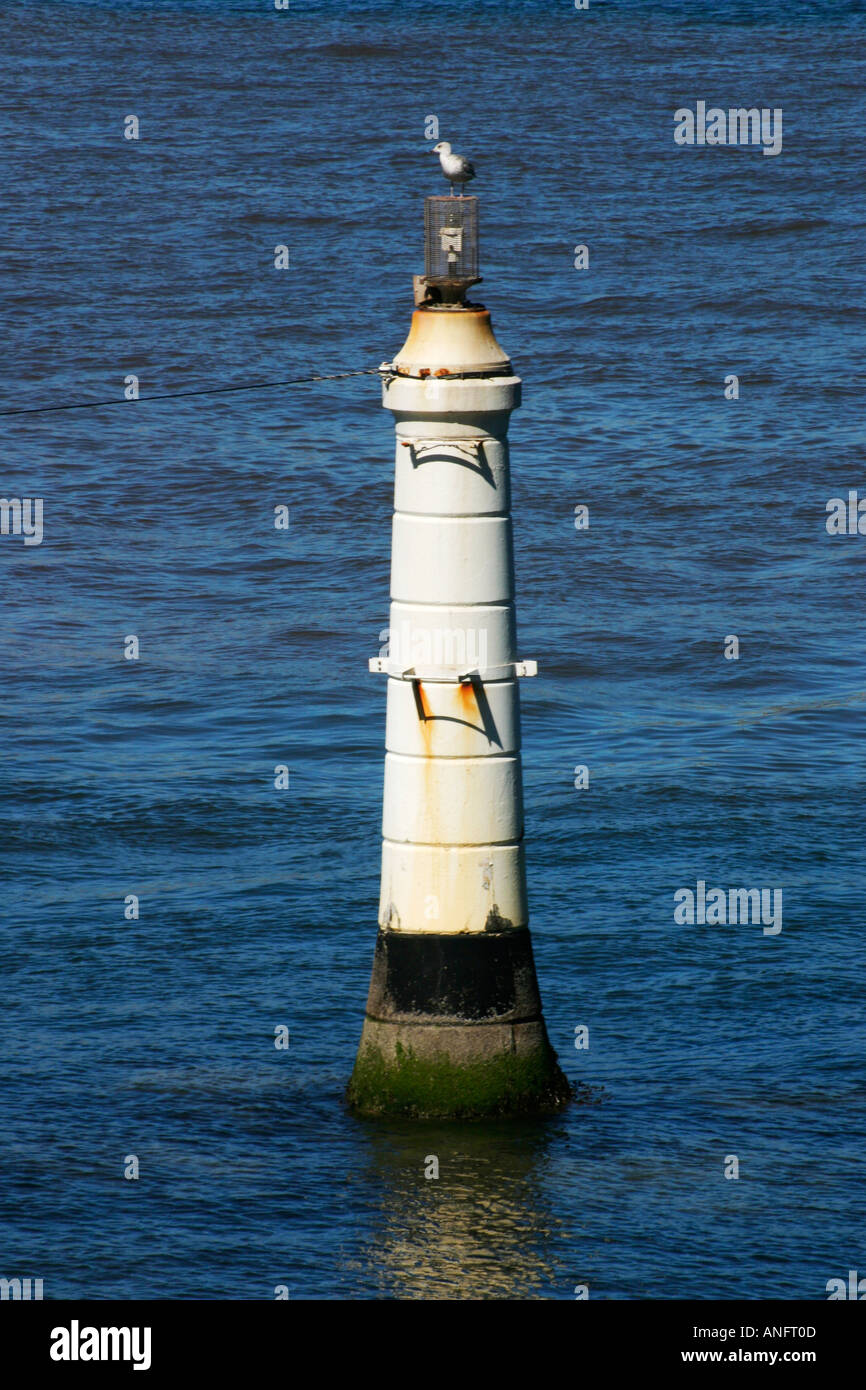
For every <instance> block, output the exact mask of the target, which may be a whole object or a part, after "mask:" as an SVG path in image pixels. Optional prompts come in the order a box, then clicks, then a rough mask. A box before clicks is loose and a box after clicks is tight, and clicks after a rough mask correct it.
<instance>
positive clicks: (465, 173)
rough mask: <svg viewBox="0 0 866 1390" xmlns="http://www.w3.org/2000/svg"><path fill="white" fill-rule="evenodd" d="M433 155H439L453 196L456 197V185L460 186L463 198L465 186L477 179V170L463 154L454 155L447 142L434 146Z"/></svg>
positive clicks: (440, 142) (441, 141)
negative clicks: (471, 180)
mask: <svg viewBox="0 0 866 1390" xmlns="http://www.w3.org/2000/svg"><path fill="white" fill-rule="evenodd" d="M432 153H433V154H438V156H439V163H440V164H441V165H442V173H443V174H444V175H445V177H446V179H447V180H448V182H449V183H450V185H451V196H452V197H453V196H454V185H455V183H456V184H458V185H459V186H460V196H461V197H462V196H463V188H464V185H465V184H467V183H468V182H469V180H470V179H474V178H475V170H474V169H473V167H472V165H471V163H470V162H469V160H468V159H464V157H463V155H462V154H452V153H451V146H450V145H449V144H448V141H447V140H440V141H439V144H438V145H434V146H433V150H432Z"/></svg>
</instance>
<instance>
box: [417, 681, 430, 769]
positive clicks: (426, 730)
mask: <svg viewBox="0 0 866 1390" xmlns="http://www.w3.org/2000/svg"><path fill="white" fill-rule="evenodd" d="M417 689H418V699H419V700H420V702H421V708H422V710H423V711H424V718H423V719H422V720H420V721H419V722H420V725H421V738H422V741H423V743H424V756H425V758H431V757H432V756H433V714H432V712H431V709H430V703H429V701H428V699H427V692H426V691H425V689H424V686H423V685H422V684H421V682H420V681H419V682H418V686H417Z"/></svg>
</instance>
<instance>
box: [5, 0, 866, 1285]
mask: <svg viewBox="0 0 866 1390" xmlns="http://www.w3.org/2000/svg"><path fill="white" fill-rule="evenodd" d="M0 26H2V52H3V59H2V62H3V69H4V72H3V82H2V84H0V141H2V148H3V152H4V164H5V174H4V185H5V193H6V196H5V198H4V210H3V229H2V237H0V263H2V270H3V285H4V293H3V304H4V331H3V340H4V354H3V356H4V370H3V373H2V381H0V410H7V411H8V410H12V409H15V408H18V407H21V406H33V407H35V406H40V407H42V406H47V405H60V404H64V403H69V402H75V401H80V400H88V399H89V400H102V399H104V398H114V397H119V396H121V395H122V392H123V382H124V378H125V377H126V376H127V375H128V374H130V373H133V374H135V375H137V376H138V377H139V378H140V381H141V392H142V397H143V399H142V400H140V401H139V402H131V403H121V404H118V405H117V406H112V407H106V408H101V409H97V410H80V411H71V412H56V413H44V414H30V415H21V416H7V417H4V418H2V419H0V426H2V437H3V454H2V470H0V491H2V494H3V496H4V497H7V498H9V497H16V496H17V497H42V498H44V528H45V534H44V540H43V543H42V544H41V545H38V546H29V547H25V546H24V544H23V541H22V538H21V537H16V536H11V535H9V536H0V567H2V615H3V621H2V625H0V651H2V671H3V682H2V688H3V698H2V725H0V728H2V736H3V772H2V779H0V823H2V841H0V866H2V880H3V881H2V898H0V903H2V921H0V965H2V980H3V1003H4V1008H3V1010H2V1022H0V1038H2V1058H3V1062H2V1069H3V1071H2V1077H3V1079H2V1087H0V1096H2V1109H0V1265H2V1267H0V1275H2V1276H4V1277H13V1276H26V1275H31V1276H33V1277H42V1278H44V1281H45V1295H46V1297H52V1298H60V1297H86V1298H93V1299H101V1298H178V1299H180V1298H183V1299H189V1298H218V1297H228V1298H237V1299H267V1298H272V1297H273V1295H274V1288H275V1286H276V1285H278V1284H285V1285H287V1286H288V1288H289V1290H290V1293H291V1297H292V1298H311V1297H316V1298H329V1299H344V1298H379V1297H399V1298H437V1299H438V1298H449V1299H453V1298H553V1299H568V1298H572V1297H573V1296H574V1289H575V1286H576V1285H579V1284H587V1285H588V1286H589V1294H590V1298H591V1299H592V1298H617V1299H626V1298H628V1299H633V1298H646V1297H652V1298H677V1299H680V1298H716V1297H718V1298H734V1297H740V1298H751V1299H759V1298H766V1297H781V1298H789V1299H796V1298H816V1297H818V1298H820V1297H824V1296H825V1286H826V1282H827V1280H828V1279H830V1278H834V1277H837V1276H843V1277H844V1276H845V1275H846V1274H847V1271H848V1270H849V1268H859V1269H860V1270H861V1271H866V1247H864V1243H863V1236H862V1223H861V1222H860V1220H859V1218H860V1213H861V1211H862V1203H863V1166H864V1158H863V1155H864V1140H866V1077H864V1027H863V1017H862V995H863V985H862V976H863V966H862V957H863V945H862V930H863V913H862V899H863V887H864V880H866V873H864V858H863V854H862V824H863V818H864V778H863V739H864V704H866V680H864V634H863V570H864V554H866V537H863V536H860V535H855V536H831V535H829V534H828V532H827V529H826V526H825V520H826V504H827V501H828V499H829V498H831V497H835V496H847V493H848V490H849V488H858V487H859V488H860V489H861V492H862V493H864V494H866V476H864V446H863V427H862V399H863V389H864V380H863V378H864V366H863V345H864V303H866V300H864V262H863V237H864V229H863V212H862V188H863V152H862V139H861V133H862V130H863V128H864V124H866V101H864V91H866V80H864V79H866V72H864V68H866V49H864V43H863V38H864V30H866V16H864V5H863V4H862V3H859V0H858V3H847V2H846V0H838V2H837V3H830V2H829V0H815V3H798V0H794V2H793V3H786V4H783V3H777V4H759V3H752V0H748V2H747V0H719V3H717V4H713V5H710V4H704V3H686V0H661V3H652V0H624V2H623V3H612V0H608V2H607V3H606V2H605V0H591V3H590V7H589V9H588V10H587V11H585V12H578V11H575V9H574V7H573V5H571V4H569V3H566V2H565V0H513V2H512V3H508V4H503V3H493V2H492V0H480V2H479V0H475V3H473V4H471V5H466V4H456V3H453V2H452V0H444V3H438V4H437V5H435V6H431V5H429V4H426V3H419V2H418V0H410V2H409V3H406V0H401V3H396V0H379V2H378V3H374V2H373V0H370V2H369V3H358V4H352V5H350V6H347V5H344V4H340V3H337V0H291V6H290V9H289V10H288V11H285V12H278V11H276V10H275V9H274V7H273V5H272V4H269V3H265V0H245V3H240V2H239V3H218V2H217V0H212V2H211V3H187V4H158V3H151V2H150V0H140V2H139V3H136V4H134V5H130V4H121V3H115V4H111V3H77V4H66V3H64V4H59V3H47V4H42V5H39V6H33V5H30V4H17V3H12V4H3V5H2V7H0ZM698 100H705V101H706V102H707V104H708V105H713V104H718V105H721V106H723V107H728V106H741V105H744V106H751V105H758V106H766V107H773V108H776V107H779V108H782V110H783V112H784V138H783V150H782V153H781V154H780V155H778V156H776V157H772V158H767V157H763V156H762V155H761V153H760V151H759V150H751V149H738V148H687V147H686V148H680V147H677V146H676V145H675V144H674V140H673V112H674V111H675V110H676V109H677V108H679V107H681V106H692V107H693V106H694V105H695V103H696V102H697V101H698ZM130 113H134V114H137V115H138V117H139V120H140V138H139V139H138V140H137V141H131V140H125V139H124V138H123V124H124V120H125V118H126V116H127V115H128V114H130ZM431 114H434V115H437V116H438V119H439V122H440V128H441V136H442V138H446V139H449V140H451V141H452V143H453V144H454V146H455V148H457V149H458V150H461V151H464V150H465V151H466V152H467V153H468V154H470V155H471V156H472V158H473V159H474V161H475V164H476V168H477V170H478V178H477V180H476V184H475V185H474V188H473V191H475V192H477V193H478V195H479V197H480V198H481V199H482V203H481V215H482V270H483V274H484V284H483V286H482V287H480V291H483V293H481V292H480V291H478V292H476V294H477V297H479V298H483V300H484V302H485V303H486V304H487V305H488V307H489V308H490V309H491V311H492V314H493V319H494V324H495V328H496V331H497V335H498V337H499V339H500V341H501V342H502V343H503V345H504V346H505V347H506V348H507V350H508V351H509V352H510V353H511V355H512V357H513V360H514V362H515V364H516V367H517V370H518V371H519V372H520V374H521V376H522V377H523V379H524V383H525V384H524V405H523V407H522V409H521V410H520V411H519V412H518V413H517V414H516V416H515V417H514V420H513V422H512V464H513V485H514V519H515V533H516V570H517V593H518V618H519V624H520V633H521V650H522V653H523V654H524V655H526V656H529V657H536V658H537V659H538V660H539V663H540V675H539V677H538V679H537V680H535V681H527V682H524V683H523V687H522V695H523V726H524V769H525V771H524V776H525V797H526V833H527V858H528V873H529V887H530V900H531V907H532V927H533V939H534V945H535V953H536V960H537V965H538V972H539V978H540V983H541V989H542V996H543V999H544V1003H545V1011H546V1017H547V1022H548V1027H549V1030H550V1034H551V1038H552V1040H553V1042H554V1045H555V1046H556V1048H557V1050H558V1052H559V1055H560V1059H561V1061H562V1064H563V1066H564V1068H565V1070H566V1071H567V1073H568V1075H569V1076H570V1077H571V1078H572V1079H573V1080H575V1081H581V1082H584V1083H586V1084H587V1085H589V1086H590V1087H591V1088H592V1091H591V1094H592V1102H591V1103H588V1104H583V1105H579V1106H573V1107H572V1108H570V1109H569V1110H568V1111H567V1112H566V1113H565V1114H563V1115H562V1116H561V1117H559V1118H557V1119H555V1120H553V1121H551V1122H548V1123H545V1124H524V1123H520V1124H505V1123H502V1124H497V1125H432V1124H423V1125H421V1124H410V1123H401V1124H395V1123H371V1122H367V1121H360V1120H358V1119H357V1118H355V1117H353V1116H352V1115H351V1114H350V1113H348V1112H347V1111H346V1109H345V1108H344V1105H343V1101H342V1093H343V1089H344V1087H345V1083H346V1080H347V1078H348V1074H349V1072H350V1070H351V1066H352V1062H353V1059H354V1054H355V1049H356V1046H357V1042H358V1038H359V1033H360V1026H361V1021H362V1016H363V1008H364V1002H365V998H366V990H367V984H368V980H369V972H370V965H371V961H372V951H373V944H374V940H375V930H376V907H377V892H378V871H379V849H380V841H379V831H380V814H381V774H382V760H383V749H382V745H383V735H384V687H383V685H382V684H381V682H380V680H378V679H377V678H375V677H372V676H369V675H368V674H367V671H366V662H367V658H368V656H370V655H373V654H375V652H376V651H377V650H378V648H379V645H380V642H379V633H380V631H381V629H382V628H383V627H384V626H385V625H386V623H387V606H388V571H389V539H390V534H389V533H390V510H391V501H392V498H391V491H392V470H393V440H392V421H391V419H390V417H389V416H387V415H386V414H385V412H384V411H383V410H382V409H381V406H380V402H379V388H378V383H377V381H376V378H375V377H371V376H359V377H357V378H353V379H350V380H346V381H340V382H334V383H319V384H311V385H304V386H294V387H282V388H277V389H271V390H263V391H255V392H251V393H249V394H243V393H239V394H231V395H226V396H217V395H214V396H206V397H196V398H191V399H188V400H178V401H148V400H147V399H146V397H147V396H148V395H153V394H156V393H162V392H179V391H184V390H194V389H196V388H202V389H203V388H207V387H212V386H216V385H222V384H226V385H231V384H239V383H244V382H261V381H273V380H283V379H288V378H293V377H298V376H307V375H311V374H313V373H318V372H322V373H324V372H330V371H338V370H350V369H361V368H365V367H375V366H377V365H378V363H379V362H380V361H382V360H383V359H385V358H389V357H390V356H391V355H393V353H394V352H395V351H396V349H397V348H398V347H399V346H400V344H401V342H402V341H403V339H404V337H405V333H406V329H407V325H408V320H409V315H410V312H411V307H412V301H411V275H412V273H413V272H417V271H420V270H422V269H423V255H422V253H423V246H422V200H423V197H424V196H425V194H427V193H429V192H439V191H444V185H442V187H441V188H440V180H439V176H438V173H437V169H436V166H435V164H434V161H433V160H432V158H431V157H430V155H429V153H428V149H429V142H428V141H426V140H425V138H424V134H425V120H426V118H427V117H428V115H431ZM580 243H586V244H587V245H588V246H589V248H590V267H589V269H588V270H586V271H577V270H575V268H574V264H573V262H574V248H575V246H576V245H578V244H580ZM278 244H286V245H287V246H288V247H289V251H290V266H289V269H288V270H287V271H277V270H275V268H274V263H273V262H274V248H275V246H276V245H278ZM732 373H734V374H736V375H737V376H738V377H739V379H740V397H739V400H736V401H728V400H726V399H725V396H724V383H725V377H726V376H728V375H729V374H732ZM281 503H283V504H286V505H288V506H289V508H290V515H291V525H290V529H289V531H288V532H287V533H284V532H280V531H277V530H275V528H274V525H273V517H274V507H275V506H277V505H279V504H281ZM579 503H584V504H586V505H587V506H588V507H589V509H590V526H589V529H588V530H586V531H582V532H577V531H576V530H575V528H574V524H573V513H574V507H575V505H577V504H579ZM128 634H136V635H137V636H138V637H139V640H140V659H139V660H138V661H127V660H124V658H123V643H124V639H125V637H126V636H127V635H128ZM729 634H736V635H737V636H738V637H739V640H740V658H739V660H737V661H731V660H726V659H725V658H724V655H723V648H724V642H725V638H726V637H727V636H728V635H729ZM280 763H285V764H287V765H288V766H289V768H290V788H289V790H288V791H287V792H277V791H276V790H275V789H274V782H273V775H274V768H275V766H276V765H277V764H280ZM577 764H585V765H587V766H588V767H589V770H590V786H589V789H587V790H580V791H578V790H576V789H575V787H574V785H573V783H574V768H575V766H576V765H577ZM698 879H704V880H705V881H706V882H707V884H708V886H710V887H713V886H722V887H733V886H754V887H762V886H764V887H780V888H782V890H783V901H784V918H783V928H782V931H781V932H780V933H778V934H777V935H764V934H763V932H762V930H761V928H760V926H755V925H735V926H732V925H727V926H706V925H697V924H696V925H694V926H682V925H678V924H676V923H675V921H674V916H673V909H674V893H675V892H676V891H677V890H678V889H680V888H684V887H689V886H691V887H694V886H695V884H696V881H697V880H698ZM128 894H136V895H138V897H139V899H140V917H139V918H138V920H132V921H129V920H126V919H125V916H124V900H125V898H126V896H127V895H128ZM280 1024H284V1025H286V1026H287V1027H288V1028H289V1030H290V1038H291V1044H290V1048H289V1049H288V1051H285V1052H284V1051H277V1050H276V1048H275V1046H274V1030H275V1028H276V1027H277V1026H278V1025H280ZM579 1025H586V1026H588V1028H589V1030H590V1047H589V1050H587V1051H577V1050H576V1049H575V1047H574V1045H573V1039H574V1034H575V1028H576V1027H577V1026H579ZM132 1154H134V1155H136V1156H137V1158H138V1160H139V1164H140V1176H139V1178H138V1180H137V1181H128V1180H126V1179H125V1178H124V1167H125V1162H126V1158H127V1156H128V1155H132ZM431 1154H435V1155H437V1156H438V1158H439V1163H440V1177H439V1180H438V1181H430V1180H425V1177H424V1167H425V1159H426V1157H427V1156H428V1155H431ZM729 1155H736V1156H737V1158H738V1160H739V1178H738V1179H737V1180H731V1179H726V1178H725V1175H724V1174H725V1168H726V1162H727V1159H728V1156H729Z"/></svg>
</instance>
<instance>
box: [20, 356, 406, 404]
mask: <svg viewBox="0 0 866 1390" xmlns="http://www.w3.org/2000/svg"><path fill="white" fill-rule="evenodd" d="M378 373H379V368H378V367H364V368H362V369H361V370H360V371H355V372H330V373H320V374H319V375H317V376H296V377H290V378H288V380H286V381H252V382H248V383H246V384H245V385H242V386H205V387H202V388H201V389H200V390H196V391H162V392H157V393H156V394H155V395H152V396H148V395H144V396H133V397H126V396H112V398H111V399H110V400H105V401H73V402H72V403H71V404H69V405H22V406H16V407H14V408H13V409H12V410H0V415H44V414H46V413H47V412H48V411H52V410H95V409H96V408H97V407H98V406H104V405H130V404H131V402H132V401H135V402H137V403H138V404H139V405H140V404H142V402H144V401H178V400H189V398H190V396H227V395H229V394H230V392H232V391H267V390H270V389H271V388H272V387H275V386H305V385H306V384H307V383H308V382H311V381H343V380H344V379H345V378H346V377H350V376H377V375H378Z"/></svg>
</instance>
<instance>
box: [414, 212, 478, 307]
mask: <svg viewBox="0 0 866 1390" xmlns="http://www.w3.org/2000/svg"><path fill="white" fill-rule="evenodd" d="M424 279H425V281H426V283H427V284H428V285H433V286H437V287H438V288H439V289H440V290H442V291H445V292H447V291H453V292H457V293H458V294H460V296H461V297H462V291H463V290H466V289H468V288H469V286H470V285H474V284H475V283H476V281H477V280H479V279H480V276H479V274H478V199H477V198H475V197H469V198H463V197H460V198H455V197H450V196H448V195H447V194H446V195H442V194H436V195H433V196H431V197H429V198H425V199H424ZM448 297H449V298H450V295H449V296H448Z"/></svg>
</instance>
